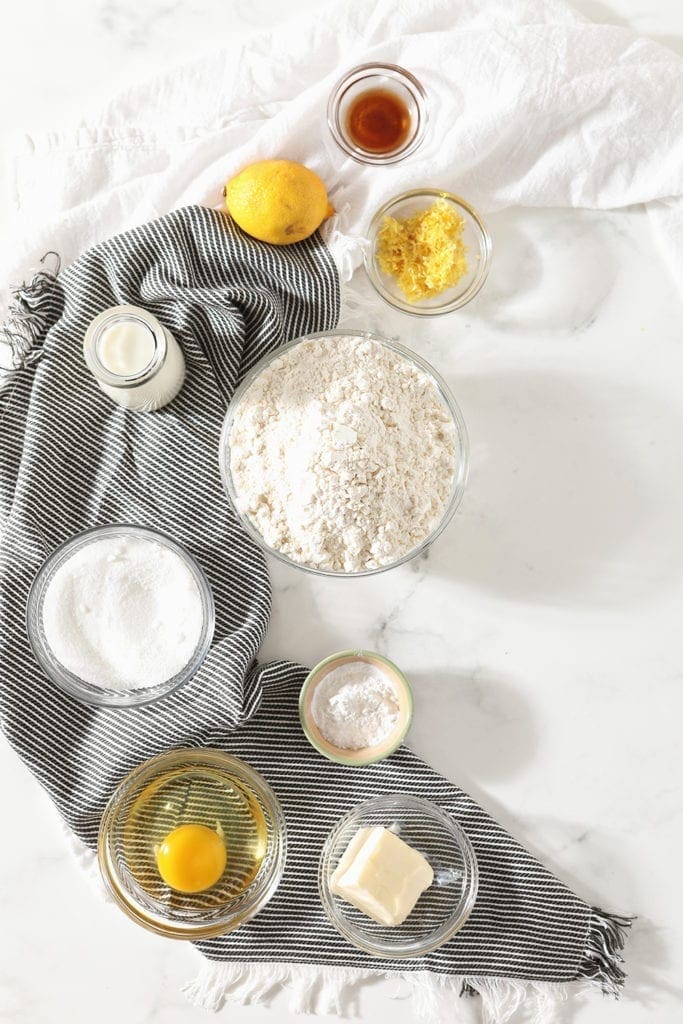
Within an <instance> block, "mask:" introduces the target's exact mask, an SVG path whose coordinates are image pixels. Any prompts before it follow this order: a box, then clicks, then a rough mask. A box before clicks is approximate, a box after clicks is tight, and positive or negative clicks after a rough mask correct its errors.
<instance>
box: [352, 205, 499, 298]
mask: <svg viewBox="0 0 683 1024" xmlns="http://www.w3.org/2000/svg"><path fill="white" fill-rule="evenodd" d="M436 199H444V200H445V201H446V202H447V203H449V204H450V205H451V206H452V207H453V209H454V210H455V211H456V213H458V214H459V215H460V216H461V217H462V219H463V220H464V222H465V229H464V232H463V240H464V243H465V247H466V249H467V258H468V267H469V269H468V272H467V273H466V274H465V275H464V276H463V277H461V279H460V280H459V281H458V283H457V284H456V285H454V286H453V287H452V288H448V289H447V290H446V291H444V292H442V293H441V295H435V296H434V297H433V298H430V299H424V300H422V301H420V302H408V300H407V299H406V297H405V296H404V294H403V292H402V291H401V290H400V289H399V287H398V285H397V284H396V280H395V279H394V278H393V277H391V276H390V275H389V274H385V273H384V271H383V270H381V268H380V266H379V264H378V262H377V237H378V235H379V231H380V228H381V227H382V223H383V221H384V218H385V217H387V216H389V217H396V218H398V219H399V220H400V219H405V218H406V217H410V216H412V214H414V213H418V212H419V211H420V210H424V209H426V208H427V207H429V206H431V205H432V203H433V202H434V201H435V200H436ZM492 250H493V243H492V241H491V236H490V235H489V233H488V230H487V228H486V225H485V224H484V222H483V220H482V219H481V217H480V216H479V214H478V213H477V211H476V210H475V209H473V207H471V206H470V204H469V203H467V202H465V200H464V199H461V198H460V196H456V195H453V194H452V193H451V192H444V191H443V190H442V189H438V188H416V189H412V190H411V191H410V192H403V193H401V195H398V196H394V198H393V199H390V200H389V201H388V202H386V203H385V204H384V206H381V207H380V208H379V210H378V211H377V213H376V214H375V216H374V217H373V218H372V221H371V222H370V226H369V228H368V244H367V246H366V247H365V253H364V259H365V269H366V271H367V274H368V277H369V278H370V282H371V283H372V285H373V287H374V288H375V290H376V291H377V292H378V294H379V295H381V297H382V298H383V299H384V300H385V302H388V303H389V305H390V306H393V307H394V308H395V309H400V310H401V311H402V312H403V313H411V314H412V315H413V316H443V314H444V313H452V312H453V310H455V309H460V308H461V307H462V306H464V305H466V303H468V302H471V300H472V299H473V298H474V296H475V295H476V294H477V293H478V292H479V291H480V289H481V288H482V286H483V284H484V281H485V280H486V278H487V276H488V272H489V267H490V265H491V253H492Z"/></svg>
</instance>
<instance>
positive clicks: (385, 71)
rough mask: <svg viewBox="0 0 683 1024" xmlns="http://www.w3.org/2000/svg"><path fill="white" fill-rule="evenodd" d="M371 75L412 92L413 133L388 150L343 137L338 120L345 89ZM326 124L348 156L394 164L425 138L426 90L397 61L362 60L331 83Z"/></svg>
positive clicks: (375, 163)
mask: <svg viewBox="0 0 683 1024" xmlns="http://www.w3.org/2000/svg"><path fill="white" fill-rule="evenodd" d="M373 75H383V76H384V77H385V78H391V79H393V80H394V81H398V82H400V83H401V84H402V85H403V86H404V88H405V89H406V90H407V91H408V92H409V93H410V94H411V96H412V99H413V102H414V103H415V107H416V109H417V117H416V122H417V123H416V127H415V134H414V135H413V137H412V139H411V140H410V142H409V143H407V145H404V146H403V147H402V148H400V149H398V150H390V151H389V152H388V153H372V152H370V151H368V150H364V149H361V148H360V147H357V146H354V145H352V144H351V143H350V142H349V141H348V140H347V138H346V135H345V133H344V131H343V129H342V126H341V124H340V121H339V110H340V107H341V103H342V100H343V98H344V96H345V95H346V93H347V91H348V90H349V89H350V88H351V87H352V86H353V85H355V84H356V83H357V82H362V81H363V79H365V78H370V77H372V76H373ZM326 113H327V126H328V128H329V130H330V134H331V135H332V138H333V139H334V141H335V142H336V144H337V145H338V146H339V148H340V149H341V150H342V152H343V153H345V154H346V156H349V157H351V159H352V160H355V161H356V163H359V164H366V165H374V166H383V165H386V164H396V163H399V162H400V161H401V160H405V159H406V158H407V157H409V156H412V155H413V153H415V152H416V151H417V150H418V149H419V148H420V146H421V145H422V143H423V142H424V140H425V137H426V135H427V127H428V125H429V105H428V96H427V92H426V90H425V88H424V86H423V85H422V83H421V82H420V80H419V79H418V78H417V77H416V76H415V75H414V74H413V73H412V71H408V69H407V68H404V67H402V66H401V65H400V64H391V63H389V62H388V61H370V62H368V63H365V64H357V65H356V66H355V67H352V68H349V70H348V71H346V72H345V73H344V74H343V75H342V76H341V77H340V78H338V79H337V81H336V82H335V83H334V85H333V86H332V90H331V92H330V95H329V98H328V101H327V112H326Z"/></svg>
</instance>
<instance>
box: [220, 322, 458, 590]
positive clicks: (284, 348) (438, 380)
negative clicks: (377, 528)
mask: <svg viewBox="0 0 683 1024" xmlns="http://www.w3.org/2000/svg"><path fill="white" fill-rule="evenodd" d="M341 337H350V338H363V339H367V340H369V341H375V342H378V343H379V344H381V345H385V346H386V347H387V348H389V349H391V350H392V351H393V352H396V353H398V354H399V355H401V356H403V357H404V358H405V359H407V360H408V361H409V362H410V363H412V364H413V365H414V366H415V367H417V369H419V370H421V371H422V372H423V373H425V374H426V375H428V376H429V377H431V378H432V380H433V383H434V385H435V387H436V390H437V392H438V394H439V396H440V398H441V400H442V402H443V404H444V406H446V408H447V409H448V411H449V413H450V415H451V417H452V419H453V423H454V426H455V448H456V451H455V465H454V472H453V480H452V484H451V492H450V495H449V498H448V501H447V503H446V505H445V507H444V511H443V515H442V517H441V519H440V520H439V522H438V523H437V525H436V526H435V527H434V529H433V530H432V532H431V533H430V534H429V535H428V536H427V537H425V538H424V539H423V540H422V541H420V543H419V544H417V545H416V546H415V547H414V548H412V549H411V550H410V551H407V552H406V553H405V554H404V555H402V556H401V558H397V559H396V560H395V561H393V562H390V563H388V564H386V565H380V566H377V567H375V568H371V569H363V570H361V571H358V572H343V571H341V570H335V569H321V568H319V567H317V566H314V565H308V564H306V563H303V562H296V561H294V559H293V558H290V557H289V556H288V555H286V554H285V553H284V552H282V551H279V550H278V549H277V548H274V547H272V546H271V545H270V544H268V543H267V541H266V540H265V539H264V538H263V536H262V535H261V533H260V531H259V530H258V529H257V527H256V526H255V525H254V523H253V522H252V520H251V519H250V518H249V516H248V515H247V514H246V513H245V512H243V511H242V509H241V508H240V501H239V496H238V493H237V488H236V487H235V481H234V479H233V475H232V469H231V465H230V436H231V433H232V427H233V423H234V420H235V414H236V412H237V409H238V408H239V405H240V402H241V401H242V400H243V398H244V396H245V395H246V393H247V391H248V390H249V388H250V387H251V386H252V384H253V383H254V381H255V380H256V378H257V377H258V376H259V375H260V374H261V373H262V372H263V371H264V370H265V369H266V368H267V367H268V366H270V364H271V363H273V362H275V361H276V360H278V359H281V358H282V356H283V355H285V353H287V352H289V351H291V350H292V349H294V348H296V346H297V345H302V344H303V343H304V342H307V341H311V340H312V339H314V338H329V339H331V340H333V339H337V338H341ZM219 463H220V471H221V478H222V480H223V486H224V488H225V492H226V494H227V496H228V499H229V501H230V504H231V506H232V508H233V511H234V513H235V515H236V516H237V518H238V519H239V521H240V523H241V524H242V526H243V527H244V529H245V531H246V532H247V533H248V534H249V536H250V537H251V538H252V539H253V540H254V541H255V542H256V543H257V544H258V545H259V547H260V548H261V549H262V550H263V551H265V552H266V554H269V555H272V556H273V558H276V559H278V561H280V562H284V563H285V565H290V566H294V567H295V568H297V569H302V570H303V571H304V572H310V573H313V574H314V575H317V576H339V577H344V578H350V577H355V576H373V575H375V574H377V573H381V572H387V571H388V570H390V569H395V568H396V567H397V566H399V565H404V564H405V563H406V562H408V561H410V560H411V559H412V558H416V557H418V556H419V555H420V554H422V553H423V552H424V551H426V550H427V548H428V547H429V546H430V544H433V543H434V541H435V540H436V539H437V537H439V536H440V535H441V534H442V533H443V531H444V530H445V529H446V527H447V526H448V524H449V523H450V521H451V519H452V518H453V516H454V515H455V513H456V510H457V508H458V506H459V505H460V502H461V501H462V498H463V495H464V493H465V486H466V484H467V472H468V464H469V443H468V438H467V429H466V427H465V421H464V420H463V417H462V413H461V412H460V409H459V407H458V404H457V402H456V400H455V398H454V397H453V394H452V392H451V390H450V388H449V387H448V385H447V384H446V382H445V381H444V379H443V378H442V377H441V376H440V374H438V373H437V371H436V370H435V369H434V367H433V366H431V365H430V363H428V362H427V361H426V360H425V359H423V358H422V357H421V356H419V355H417V353H416V352H413V351H412V350H411V349H409V348H406V346H405V345H401V344H399V343H398V342H397V341H391V340H390V339H389V338H384V337H381V336H380V335H379V334H374V333H373V332H372V331H358V330H355V331H354V330H336V331H317V332H315V333H312V334H305V335H303V336H302V337H300V338H295V339H294V341H290V342H289V343H288V344H286V345H280V346H279V347H278V348H276V349H274V350H273V351H272V352H269V353H268V355H265V356H264V357H263V358H262V359H260V360H259V361H258V363H256V364H255V366H253V367H252V369H251V370H250V371H249V373H247V375H246V376H245V377H244V379H243V380H242V382H241V383H240V385H239V387H238V388H237V389H236V391H235V393H234V395H233V396H232V400H231V402H230V405H229V406H228V411H227V413H226V416H225V420H224V422H223V429H222V431H221V438H220V443H219Z"/></svg>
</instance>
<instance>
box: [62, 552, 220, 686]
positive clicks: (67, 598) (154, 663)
mask: <svg viewBox="0 0 683 1024" xmlns="http://www.w3.org/2000/svg"><path fill="white" fill-rule="evenodd" d="M42 615H43V628H44V631H45V638H46V640H47V643H48V646H49V647H50V649H51V650H52V652H53V654H54V656H55V657H56V658H57V660H58V661H59V662H61V664H62V665H63V666H64V667H65V668H67V669H68V670H69V671H70V672H73V673H75V674H76V675H77V676H79V677H80V678H81V679H84V680H86V681H87V682H89V683H91V684H92V685H93V686H100V687H102V688H104V689H107V690H128V689H140V688H142V687H148V686H156V685H158V684H159V683H163V682H165V681H166V680H167V679H171V678H172V677H173V676H175V675H176V674H177V673H178V672H180V670H181V669H183V668H184V667H185V666H186V665H187V663H188V662H189V660H190V658H191V657H192V655H193V654H194V652H195V650H196V648H197V644H198V642H199V639H200V636H201V632H202V626H203V609H202V601H201V597H200V593H199V588H198V586H197V582H196V580H195V578H194V576H193V574H192V572H191V571H190V569H189V568H188V567H187V565H186V564H185V562H184V561H183V559H182V558H181V557H180V556H179V555H177V554H176V553H175V551H172V550H171V549H170V548H167V547H165V546H164V545H163V544H159V543H157V542H156V541H153V540H149V539H146V538H143V537H136V536H120V537H107V538H102V539H101V540H96V541H92V542H91V543H90V544H86V545H85V546H84V547H82V548H81V549H80V550H79V551H76V552H75V553H74V554H73V555H72V556H71V557H70V558H69V559H67V561H66V562H64V564H63V565H61V566H60V567H59V569H57V571H56V572H55V574H54V576H53V577H52V579H51V580H50V582H49V583H48V586H47V588H46V592H45V598H44V601H43V609H42Z"/></svg>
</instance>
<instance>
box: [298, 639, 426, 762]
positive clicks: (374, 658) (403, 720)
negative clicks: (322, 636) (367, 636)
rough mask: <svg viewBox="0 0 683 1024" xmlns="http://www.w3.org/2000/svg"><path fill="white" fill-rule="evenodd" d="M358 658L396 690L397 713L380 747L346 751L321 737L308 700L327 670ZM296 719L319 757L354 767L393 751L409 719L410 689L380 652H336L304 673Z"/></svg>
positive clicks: (410, 706) (411, 705)
mask: <svg viewBox="0 0 683 1024" xmlns="http://www.w3.org/2000/svg"><path fill="white" fill-rule="evenodd" d="M359 661H362V662H365V663H366V664H370V665H375V666H376V667H377V668H379V669H380V671H381V672H383V674H384V675H385V676H386V677H387V679H388V680H389V681H390V682H391V684H392V685H393V687H394V690H395V692H396V700H397V702H398V705H399V716H398V720H397V722H396V725H395V727H394V729H393V730H392V732H391V733H390V735H389V736H388V737H387V739H386V740H385V742H384V743H382V744H381V745H380V746H375V747H365V748H363V749H361V750H346V749H344V748H343V747H337V746H335V745H334V743H330V742H329V740H327V739H325V737H324V736H323V734H322V733H321V731H320V729H319V728H318V726H317V725H316V724H315V721H314V720H313V716H312V714H311V701H312V699H313V693H314V691H315V688H316V686H317V685H318V683H319V682H320V680H321V679H324V677H325V676H326V675H327V673H328V672H331V671H332V670H333V669H335V668H338V667H339V666H340V665H344V664H347V663H349V662H359ZM299 719H300V721H301V727H302V729H303V731H304V733H305V735H306V739H307V740H308V742H309V743H310V744H311V746H312V747H315V749H316V750H317V751H318V753H320V754H322V755H323V757H327V758H328V759H329V760H330V761H335V762H336V764H348V765H353V766H355V767H359V766H361V765H366V764H375V762H376V761H383V760H384V758H385V757H389V755H390V754H393V752H394V751H395V750H397V749H398V747H400V745H401V744H402V743H403V741H404V739H405V738H406V735H407V734H408V730H409V729H410V724H411V722H412V720H413V691H412V689H411V687H410V683H409V682H408V680H407V679H406V677H405V676H404V674H403V672H401V670H400V669H399V668H398V666H397V665H394V663H393V661H389V659H388V658H385V657H384V655H382V654H375V652H374V651H339V652H338V653H337V654H330V655H329V657H327V658H324V659H323V661H321V662H318V664H317V665H316V666H315V667H314V668H312V669H311V671H310V672H309V673H308V675H307V676H306V679H305V680H304V684H303V686H302V687H301V692H300V694H299Z"/></svg>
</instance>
